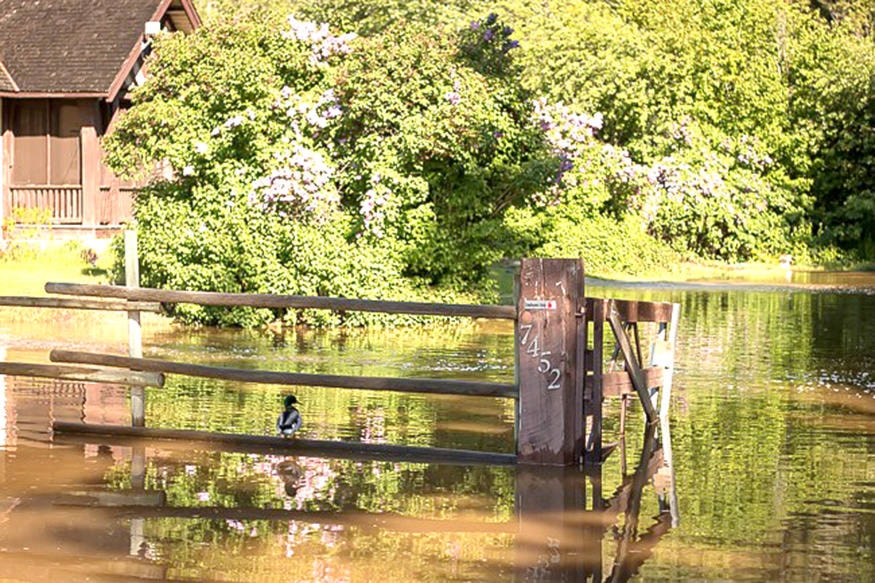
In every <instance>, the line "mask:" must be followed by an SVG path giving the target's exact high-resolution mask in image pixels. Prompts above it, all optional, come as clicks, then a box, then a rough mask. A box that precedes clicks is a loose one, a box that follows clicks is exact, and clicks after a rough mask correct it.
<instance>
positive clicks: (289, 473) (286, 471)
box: [274, 458, 304, 498]
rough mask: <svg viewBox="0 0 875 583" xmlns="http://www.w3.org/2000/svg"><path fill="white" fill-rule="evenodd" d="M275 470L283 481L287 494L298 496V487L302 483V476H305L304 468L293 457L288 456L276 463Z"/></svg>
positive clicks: (292, 496) (291, 496)
mask: <svg viewBox="0 0 875 583" xmlns="http://www.w3.org/2000/svg"><path fill="white" fill-rule="evenodd" d="M274 471H275V472H276V475H277V476H279V477H280V480H282V481H283V486H284V488H285V491H286V495H287V496H288V497H290V498H294V497H296V496H297V495H298V487H299V486H300V485H301V478H303V477H304V469H303V468H302V467H301V466H299V465H298V463H297V462H296V461H295V460H293V459H292V458H286V459H284V460H282V461H281V462H279V463H278V464H276V466H275V467H274Z"/></svg>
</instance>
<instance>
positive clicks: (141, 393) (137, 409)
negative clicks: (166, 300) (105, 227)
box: [125, 230, 146, 427]
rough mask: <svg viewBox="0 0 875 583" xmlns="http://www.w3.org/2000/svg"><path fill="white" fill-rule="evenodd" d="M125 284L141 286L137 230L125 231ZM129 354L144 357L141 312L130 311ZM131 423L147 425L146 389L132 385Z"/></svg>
mask: <svg viewBox="0 0 875 583" xmlns="http://www.w3.org/2000/svg"><path fill="white" fill-rule="evenodd" d="M125 285H126V286H127V287H140V256H139V252H138V250H137V232H136V231H132V230H127V231H125ZM128 355H129V356H130V357H131V358H143V333H142V330H141V328H140V312H139V311H138V310H131V311H129V312H128ZM131 425H133V426H134V427H145V426H146V389H145V388H144V387H131Z"/></svg>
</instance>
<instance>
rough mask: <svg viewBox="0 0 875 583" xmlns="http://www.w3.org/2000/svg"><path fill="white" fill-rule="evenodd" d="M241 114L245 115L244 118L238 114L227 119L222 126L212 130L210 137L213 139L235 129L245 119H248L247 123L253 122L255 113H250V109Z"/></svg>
mask: <svg viewBox="0 0 875 583" xmlns="http://www.w3.org/2000/svg"><path fill="white" fill-rule="evenodd" d="M243 113H244V114H245V116H244V115H239V114H238V115H232V116H231V117H229V118H228V119H226V120H225V123H223V124H222V125H220V126H217V127H215V128H213V131H212V132H211V133H210V135H211V136H213V137H214V138H215V137H217V136H219V135H221V134H222V132H225V131H228V130H232V129H234V128H236V127H239V126H241V125H243V124H244V123H245V122H246V120H247V119H248V120H249V121H254V120H255V112H254V111H252V110H251V109H247V110H246V111H245V112H243Z"/></svg>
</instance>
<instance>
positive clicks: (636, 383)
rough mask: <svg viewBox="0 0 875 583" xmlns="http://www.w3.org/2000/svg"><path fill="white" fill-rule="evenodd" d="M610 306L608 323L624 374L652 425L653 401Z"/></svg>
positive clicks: (616, 314) (629, 345)
mask: <svg viewBox="0 0 875 583" xmlns="http://www.w3.org/2000/svg"><path fill="white" fill-rule="evenodd" d="M610 304H611V305H610V308H609V310H608V322H609V323H610V325H611V330H613V331H614V336H615V337H616V338H617V344H618V345H619V346H620V352H622V353H623V360H624V361H625V362H626V372H628V373H629V378H631V379H632V386H633V387H635V392H637V393H638V397H639V398H640V399H641V405H642V406H643V407H644V414H645V415H646V416H647V422H648V423H653V422H655V421H656V410H655V409H654V408H653V401H651V399H650V391H649V390H648V388H647V383H646V381H645V380H644V372H643V371H642V370H641V364H640V363H639V362H638V357H637V356H636V355H635V352H633V350H632V343H631V342H630V341H629V336H628V335H627V334H626V330H625V328H624V327H623V322H622V321H621V320H620V313H619V312H618V311H617V309H616V308H615V307H614V304H613V302H610Z"/></svg>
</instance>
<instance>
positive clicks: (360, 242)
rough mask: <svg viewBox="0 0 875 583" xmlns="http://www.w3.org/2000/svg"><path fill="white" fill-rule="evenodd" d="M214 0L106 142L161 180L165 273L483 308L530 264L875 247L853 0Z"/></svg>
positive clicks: (849, 253)
mask: <svg viewBox="0 0 875 583" xmlns="http://www.w3.org/2000/svg"><path fill="white" fill-rule="evenodd" d="M257 5H258V6H261V7H260V8H259V7H256V8H253V7H255V6H257ZM211 6H212V7H213V9H214V10H213V11H212V12H211V13H210V14H207V16H208V18H207V21H208V24H207V26H204V27H202V28H201V29H199V30H198V31H197V32H195V33H194V34H191V35H188V36H182V35H173V36H166V37H162V38H159V39H157V42H156V47H155V52H154V55H153V57H152V58H151V59H150V63H149V71H150V76H149V79H148V81H147V83H146V84H145V85H144V86H143V87H141V88H139V89H138V90H137V91H136V92H135V96H134V101H135V106H134V107H133V109H132V110H131V111H130V112H129V113H128V114H127V115H125V116H124V117H123V118H122V120H121V122H120V123H119V124H118V127H117V131H116V132H115V134H114V135H113V136H112V137H111V138H110V139H109V140H108V141H107V150H108V160H109V162H110V163H111V164H112V165H113V166H114V168H116V169H117V170H118V171H120V172H124V171H135V170H136V169H149V170H151V169H157V173H158V175H159V176H160V177H159V178H154V179H153V180H152V182H151V186H150V187H149V188H148V189H147V190H146V192H144V194H142V195H141V196H140V197H139V198H138V200H137V201H136V206H135V215H136V218H137V221H138V230H139V232H140V239H141V246H142V248H143V254H142V257H143V268H142V271H143V279H144V282H145V283H146V284H148V285H154V286H158V287H162V286H169V287H176V288H182V289H195V288H197V289H214V290H221V291H252V292H277V293H300V294H323V295H345V296H355V297H381V298H388V297H392V298H399V299H402V298H455V297H459V294H462V295H464V296H465V297H466V298H468V299H471V300H475V299H479V300H481V301H482V300H484V299H490V298H492V297H494V292H493V291H492V288H491V284H490V283H489V277H488V272H489V267H490V266H491V265H493V264H494V263H495V262H496V261H498V260H500V259H502V258H507V257H519V256H521V255H531V254H543V255H553V256H580V257H583V258H584V260H585V261H586V262H587V264H588V266H589V272H590V273H599V272H601V273H607V272H612V273H615V272H627V273H628V272H636V271H641V270H645V269H652V268H653V267H655V266H658V265H660V264H668V263H670V262H673V261H676V260H677V259H678V258H688V259H690V258H707V259H716V260H725V261H744V260H750V259H766V260H768V259H775V258H776V257H777V256H778V255H782V254H785V253H791V254H793V255H795V256H797V257H801V258H802V259H805V258H813V257H818V256H819V257H827V256H828V257H835V256H837V255H838V256H841V254H844V257H845V258H851V257H854V256H855V254H856V255H857V256H863V255H865V254H866V253H867V252H868V251H871V250H872V249H875V243H873V239H875V235H873V233H875V188H873V183H872V180H873V179H872V176H873V173H872V172H871V165H872V162H873V159H875V157H873V151H872V147H873V144H875V140H872V139H871V134H872V127H873V123H872V121H873V119H872V117H873V106H872V89H873V72H875V52H873V43H872V39H871V38H869V37H868V34H869V30H870V27H869V25H868V24H867V22H868V23H869V24H871V22H870V20H871V18H870V20H868V21H867V20H866V18H867V17H866V15H867V14H868V13H867V12H865V10H855V9H854V8H855V6H856V5H854V4H853V3H850V4H847V5H843V6H844V7H843V8H842V9H841V10H840V11H839V10H838V9H837V8H835V7H833V8H835V10H833V11H832V12H830V11H827V12H826V13H822V12H812V11H811V10H810V9H809V7H808V5H807V3H786V2H778V1H776V0H741V1H740V2H739V1H729V0H717V1H709V2H704V1H703V0H681V1H679V2H672V3H656V2H652V1H650V0H622V1H620V2H610V3H608V2H591V1H584V0H571V1H569V2H567V3H563V5H562V9H561V10H558V9H553V8H551V6H550V5H548V4H541V3H526V2H520V1H519V0H514V1H510V0H508V1H502V2H498V3H497V7H496V9H497V10H498V9H500V11H501V14H503V15H504V16H503V17H501V18H500V17H498V16H496V14H493V13H490V14H488V15H487V16H484V14H486V13H487V12H488V11H489V10H490V9H491V8H492V6H488V5H486V4H485V3H482V2H474V1H471V2H462V1H459V2H455V3H452V2H451V3H440V4H439V5H438V4H431V3H422V4H417V5H415V6H412V5H410V4H409V3H401V2H397V1H394V0H366V1H363V2H355V3H350V2H347V1H345V0H330V1H320V2H311V1H291V0H289V1H281V0H263V1H252V2H244V3H223V2H214V3H211ZM265 7H267V9H265ZM270 8H282V9H285V10H286V12H287V11H289V10H293V11H295V12H296V13H297V14H298V15H299V16H298V17H297V18H296V17H290V18H288V19H286V18H285V17H284V16H280V14H281V13H280V12H274V11H272V10H270ZM824 14H826V15H827V18H825V17H824ZM869 16H870V17H871V15H869ZM307 18H312V19H314V20H312V21H311V20H307ZM322 20H327V21H330V22H332V24H339V25H341V26H342V27H344V28H345V29H346V30H355V31H356V32H358V33H360V36H357V35H356V34H350V33H346V34H344V33H343V32H342V31H341V29H339V28H332V27H331V26H329V25H328V24H323V23H322ZM514 29H517V30H514ZM680 29H683V30H684V31H685V32H684V34H683V35H679V34H677V31H678V30H680ZM867 250H868V251H867ZM180 315H182V316H184V317H186V318H188V319H191V320H196V321H207V322H217V323H233V324H243V325H252V324H256V323H260V322H264V321H266V320H269V319H273V318H276V317H280V316H281V317H285V318H287V319H296V321H305V322H311V323H334V322H337V321H338V318H339V317H338V316H330V317H325V316H317V315H314V314H294V315H282V314H273V313H268V312H254V311H246V310H238V311H235V312H232V313H226V312H219V311H214V310H207V309H197V310H186V311H184V312H180ZM326 318H327V319H326ZM344 318H346V317H344ZM351 318H352V319H345V320H344V321H346V322H347V323H366V322H368V321H372V319H373V317H364V316H362V317H351Z"/></svg>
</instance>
